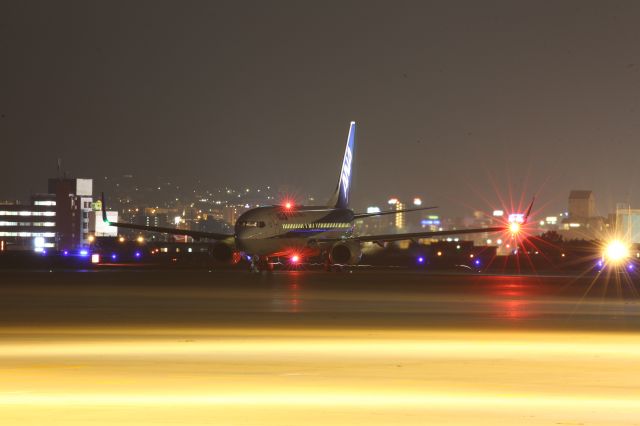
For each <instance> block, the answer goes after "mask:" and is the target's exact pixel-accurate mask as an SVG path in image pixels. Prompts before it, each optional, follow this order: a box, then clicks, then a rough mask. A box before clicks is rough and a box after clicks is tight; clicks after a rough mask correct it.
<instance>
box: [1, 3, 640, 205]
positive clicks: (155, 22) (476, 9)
mask: <svg viewBox="0 0 640 426" xmlns="http://www.w3.org/2000/svg"><path fill="white" fill-rule="evenodd" d="M0 58H1V62H0V141H1V142H0V146H1V147H2V154H1V157H0V158H1V160H2V161H1V168H0V179H1V181H2V184H1V185H0V199H12V198H18V199H26V198H27V197H28V195H29V193H31V192H37V191H44V190H45V189H46V181H45V179H46V178H47V177H50V176H54V175H55V174H56V158H58V157H62V158H63V166H64V168H65V169H66V170H68V172H69V173H70V174H72V175H75V176H78V177H93V178H100V177H102V176H105V175H108V176H117V175H121V174H125V173H133V174H134V175H136V176H143V177H155V176H167V177H171V178H172V179H176V180H177V181H179V182H181V183H182V184H183V185H185V186H190V185H192V186H194V187H195V186H196V182H197V181H201V182H203V183H205V186H209V187H211V188H215V187H219V186H224V185H233V186H252V185H254V186H255V185H263V184H264V185H267V184H270V185H276V186H278V185H288V186H292V187H294V188H296V189H297V190H298V191H299V192H300V193H311V194H315V195H317V196H320V197H325V196H326V197H327V198H328V197H329V195H330V193H331V192H332V190H333V188H334V186H335V182H336V180H337V176H338V172H339V167H340V162H341V159H342V154H343V150H344V142H345V139H346V133H347V130H348V125H349V121H351V120H356V121H357V122H358V126H359V128H358V140H357V146H356V154H355V173H356V174H355V181H354V184H353V189H354V191H355V192H354V193H353V194H352V195H353V200H354V203H355V205H356V207H362V206H363V205H364V204H365V203H369V202H379V201H380V200H385V199H387V198H388V197H389V196H391V195H395V196H399V197H413V196H414V195H419V196H422V197H423V200H425V202H427V203H429V204H437V205H440V206H442V207H443V209H442V212H445V213H446V212H462V211H467V210H468V208H472V207H475V208H479V209H484V210H487V209H490V208H492V207H493V205H494V203H497V201H498V199H499V197H505V198H508V197H509V196H508V193H509V191H511V192H512V193H513V194H514V197H515V198H519V197H520V194H523V196H524V198H527V199H528V198H530V196H531V195H533V194H534V193H537V194H538V197H539V200H540V205H539V207H541V208H543V211H544V213H549V214H551V213H557V212H558V211H559V210H560V209H563V210H564V209H565V208H566V197H567V196H568V192H569V190H570V189H593V190H594V191H595V195H596V200H597V207H598V210H599V212H600V213H601V214H606V213H607V212H608V211H609V210H610V209H611V208H613V206H614V203H615V202H618V201H629V202H631V204H632V205H633V206H635V207H640V190H636V187H637V181H638V179H639V178H640V171H639V170H638V169H639V166H640V161H639V158H640V2H635V1H627V2H613V1H601V2H588V1H575V2H569V1H556V2H541V1H530V2H521V1H503V2H489V1H482V2H479V1H465V2H463V1H459V2H454V1H442V2H415V3H413V2H398V1H393V2H391V1H389V2H371V1H366V2H347V1H337V2H327V1H318V2H313V3H312V2H307V1H293V2H275V1H271V2H267V1H258V2H248V1H232V2H213V1H210V2H187V1H175V2H162V1H149V2H142V1H135V2H130V1H121V2H111V1H109V2H108V1H103V2H93V1H78V2H63V1H56V2H51V1H43V2H27V1H25V2H22V1H7V0H4V1H2V2H0ZM485 199H486V200H487V201H488V202H487V201H485Z"/></svg>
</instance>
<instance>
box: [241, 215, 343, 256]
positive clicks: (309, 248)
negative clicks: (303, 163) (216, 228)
mask: <svg viewBox="0 0 640 426" xmlns="http://www.w3.org/2000/svg"><path fill="white" fill-rule="evenodd" d="M353 218H354V213H353V211H352V210H350V209H340V208H327V207H297V206H295V207H292V208H286V207H283V206H269V207H257V208H254V209H251V210H249V211H247V212H245V213H243V214H242V215H241V216H240V217H239V218H238V220H237V222H236V224H235V240H236V246H237V248H238V249H239V250H240V251H242V252H244V253H246V254H249V255H259V256H267V257H276V256H290V255H292V254H299V255H305V256H306V255H314V254H319V253H320V252H321V250H322V249H323V248H324V247H323V244H326V243H327V242H328V241H334V242H335V241H338V240H340V239H342V238H346V237H348V236H350V235H351V233H352V232H353Z"/></svg>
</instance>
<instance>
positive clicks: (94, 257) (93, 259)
mask: <svg viewBox="0 0 640 426" xmlns="http://www.w3.org/2000/svg"><path fill="white" fill-rule="evenodd" d="M91 263H100V255H99V254H97V253H94V254H92V255H91Z"/></svg>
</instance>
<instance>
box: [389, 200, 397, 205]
mask: <svg viewBox="0 0 640 426" xmlns="http://www.w3.org/2000/svg"><path fill="white" fill-rule="evenodd" d="M388 203H389V205H392V206H393V205H395V204H398V199H397V198H391V199H390V200H389V201H388Z"/></svg>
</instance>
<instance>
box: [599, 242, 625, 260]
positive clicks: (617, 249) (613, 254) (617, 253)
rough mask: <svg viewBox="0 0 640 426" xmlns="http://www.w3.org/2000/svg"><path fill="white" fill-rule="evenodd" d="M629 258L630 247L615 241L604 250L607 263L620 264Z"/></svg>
mask: <svg viewBox="0 0 640 426" xmlns="http://www.w3.org/2000/svg"><path fill="white" fill-rule="evenodd" d="M628 257H629V245H628V244H626V243H624V242H622V241H620V240H613V241H611V242H610V243H609V244H607V246H606V247H605V249H604V258H605V260H606V261H607V262H611V263H613V264H619V263H621V262H623V261H624V260H625V259H627V258H628Z"/></svg>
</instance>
